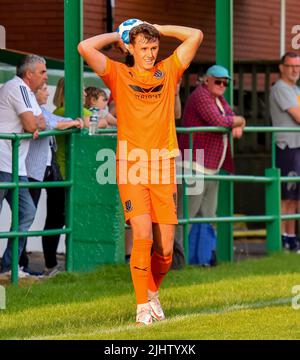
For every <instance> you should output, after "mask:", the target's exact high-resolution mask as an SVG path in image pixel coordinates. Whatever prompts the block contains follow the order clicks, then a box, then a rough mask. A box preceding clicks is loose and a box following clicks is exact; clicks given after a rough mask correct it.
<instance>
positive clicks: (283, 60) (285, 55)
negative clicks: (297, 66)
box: [280, 51, 300, 64]
mask: <svg viewBox="0 0 300 360" xmlns="http://www.w3.org/2000/svg"><path fill="white" fill-rule="evenodd" d="M297 57H300V55H299V54H297V53H296V52H293V51H288V52H286V53H285V54H284V55H283V56H282V58H281V59H280V64H284V63H285V59H286V58H297Z"/></svg>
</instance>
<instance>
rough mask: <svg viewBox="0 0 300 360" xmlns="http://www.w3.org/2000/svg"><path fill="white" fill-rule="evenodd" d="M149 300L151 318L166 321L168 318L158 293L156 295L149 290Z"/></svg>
mask: <svg viewBox="0 0 300 360" xmlns="http://www.w3.org/2000/svg"><path fill="white" fill-rule="evenodd" d="M148 298H149V300H148V303H149V305H150V307H151V316H152V317H153V319H154V320H157V321H162V320H165V318H166V317H165V314H164V312H163V309H162V307H161V304H160V301H159V299H158V291H157V292H155V293H154V292H152V291H150V290H148Z"/></svg>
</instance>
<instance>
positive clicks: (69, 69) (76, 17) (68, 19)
mask: <svg viewBox="0 0 300 360" xmlns="http://www.w3.org/2000/svg"><path fill="white" fill-rule="evenodd" d="M82 24H83V3H82V0H65V2H64V32H65V115H66V116H69V117H72V118H76V117H82V110H83V104H82V98H83V81H82V77H83V62H82V59H81V57H80V55H79V53H78V51H77V45H78V43H79V42H80V41H81V40H82V28H83V26H82ZM73 147H74V134H71V135H68V138H67V146H66V159H67V164H66V177H67V179H68V180H73V173H74V158H73ZM73 192H74V189H73V186H71V187H70V188H68V189H67V190H66V227H67V228H71V232H70V233H69V234H67V236H66V270H67V271H71V270H72V269H73V235H72V231H73V206H74V201H73Z"/></svg>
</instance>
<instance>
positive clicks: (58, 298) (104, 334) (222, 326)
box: [0, 254, 300, 340]
mask: <svg viewBox="0 0 300 360" xmlns="http://www.w3.org/2000/svg"><path fill="white" fill-rule="evenodd" d="M294 285H300V256H299V255H296V254H278V255H274V256H272V257H268V258H264V259H259V260H247V261H243V262H240V263H234V264H223V265H219V266H217V267H216V268H199V267H187V268H186V269H184V270H182V271H171V272H170V273H169V274H168V276H167V277H166V279H165V281H164V283H163V287H162V289H161V292H160V294H161V295H160V298H161V302H162V304H163V307H164V310H165V313H166V316H167V319H168V320H166V321H164V322H161V323H155V324H153V325H152V326H150V327H136V326H135V325H134V321H135V299H134V295H133V288H132V284H131V279H130V273H129V268H128V266H126V265H118V266H102V267H99V268H98V269H97V270H95V271H94V272H91V273H85V274H82V273H70V274H69V273H64V274H61V275H58V276H57V277H55V278H53V279H49V280H46V281H45V280H44V281H42V282H39V283H34V284H28V283H27V284H26V283H23V284H21V285H20V287H19V288H17V287H15V286H11V285H10V286H7V294H6V296H7V309H6V310H3V311H0V339H110V340H114V339H162V340H167V339H169V340H170V339H191V340H193V339H300V327H299V324H300V310H294V309H293V308H292V306H291V301H292V296H293V295H292V292H291V289H292V287H293V286H294Z"/></svg>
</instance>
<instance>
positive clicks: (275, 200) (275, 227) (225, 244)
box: [177, 126, 300, 261]
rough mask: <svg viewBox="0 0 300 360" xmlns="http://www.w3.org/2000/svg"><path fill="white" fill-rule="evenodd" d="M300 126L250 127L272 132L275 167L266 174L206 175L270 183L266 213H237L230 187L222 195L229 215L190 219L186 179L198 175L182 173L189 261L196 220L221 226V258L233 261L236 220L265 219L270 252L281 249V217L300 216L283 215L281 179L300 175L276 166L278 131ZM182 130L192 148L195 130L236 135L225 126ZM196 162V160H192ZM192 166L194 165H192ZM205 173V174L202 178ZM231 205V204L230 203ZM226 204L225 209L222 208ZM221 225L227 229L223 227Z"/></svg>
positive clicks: (290, 179)
mask: <svg viewBox="0 0 300 360" xmlns="http://www.w3.org/2000/svg"><path fill="white" fill-rule="evenodd" d="M299 131H300V128H288V127H272V126H270V127H246V128H245V129H244V132H245V133H253V132H266V133H267V132H268V133H272V149H271V157H272V165H271V168H269V169H265V176H247V175H205V176H204V179H206V180H219V181H220V182H223V183H228V184H229V185H232V183H233V182H234V181H237V182H257V183H263V184H265V185H266V195H265V202H266V213H265V215H256V216H238V217H235V216H233V187H232V186H227V188H226V191H225V192H224V191H223V194H221V198H222V199H223V201H222V202H221V204H219V205H220V206H221V211H220V213H221V214H226V215H229V216H219V217H216V218H190V217H189V214H188V196H187V194H186V182H185V179H188V178H193V179H196V178H197V176H196V177H195V176H194V175H178V178H181V179H182V180H183V189H184V191H183V193H184V199H183V219H179V224H180V225H183V234H184V249H185V256H186V259H187V261H188V254H189V250H188V245H189V244H188V235H189V234H188V225H189V224H194V223H207V222H213V223H216V224H217V225H218V242H217V254H218V259H219V260H221V261H232V260H233V228H232V223H234V222H245V221H246V222H265V223H266V230H267V239H266V240H267V252H268V253H272V252H275V251H279V250H281V231H280V228H281V220H293V219H300V214H286V215H281V206H280V203H281V186H280V184H281V182H299V181H300V176H295V177H294V176H293V177H287V176H282V177H281V176H280V169H277V168H276V165H275V146H276V143H275V133H277V132H299ZM177 132H178V133H187V134H189V148H190V149H192V148H193V147H192V144H193V135H192V134H193V133H194V132H228V133H230V137H231V141H232V134H231V132H230V130H229V129H227V128H221V127H193V128H192V127H187V128H177ZM190 161H192V159H191V160H190ZM190 168H192V167H191V166H190ZM202 177H203V176H202V175H201V178H202ZM228 204H229V206H228ZM224 206H225V207H226V206H227V209H228V208H229V212H230V213H229V214H228V212H226V209H225V211H224ZM222 207H223V209H222ZM220 225H222V226H223V228H220Z"/></svg>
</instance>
